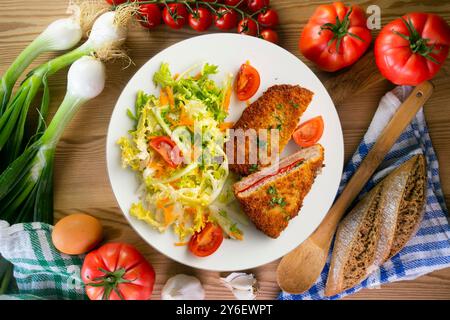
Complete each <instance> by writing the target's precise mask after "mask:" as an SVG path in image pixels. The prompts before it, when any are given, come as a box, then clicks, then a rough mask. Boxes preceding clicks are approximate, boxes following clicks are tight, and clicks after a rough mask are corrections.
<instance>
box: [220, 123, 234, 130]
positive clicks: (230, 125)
mask: <svg viewBox="0 0 450 320" xmlns="http://www.w3.org/2000/svg"><path fill="white" fill-rule="evenodd" d="M233 126H234V122H222V123H221V124H219V129H220V130H221V131H226V130H227V129H231V128H233Z"/></svg>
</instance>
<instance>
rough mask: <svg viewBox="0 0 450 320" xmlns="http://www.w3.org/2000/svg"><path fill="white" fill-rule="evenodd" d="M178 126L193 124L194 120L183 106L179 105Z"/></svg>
mask: <svg viewBox="0 0 450 320" xmlns="http://www.w3.org/2000/svg"><path fill="white" fill-rule="evenodd" d="M178 125H179V126H193V125H194V121H192V119H191V118H190V117H189V115H188V114H187V113H186V111H185V110H184V106H182V107H181V113H180V121H179V122H178Z"/></svg>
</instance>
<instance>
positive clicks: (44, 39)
mask: <svg viewBox="0 0 450 320" xmlns="http://www.w3.org/2000/svg"><path fill="white" fill-rule="evenodd" d="M82 35H83V31H82V29H81V26H80V23H79V21H77V20H76V19H75V18H74V17H69V18H65V19H59V20H56V21H54V22H52V23H51V24H50V25H49V26H48V27H47V28H46V29H45V30H44V31H43V32H42V33H41V34H40V35H39V36H37V37H36V38H35V39H34V40H33V41H32V42H31V43H30V44H29V45H28V46H27V47H26V48H25V49H24V50H23V51H22V53H20V54H19V56H18V57H17V58H16V60H15V61H14V62H13V63H12V65H11V66H10V67H9V68H8V70H6V72H5V74H4V75H3V76H2V78H1V82H0V115H1V114H3V112H4V111H5V109H6V106H7V104H8V101H9V98H10V97H11V92H12V89H13V87H14V84H15V83H16V81H17V79H18V78H19V77H20V75H21V74H22V73H23V72H24V71H25V69H26V68H27V67H28V66H29V65H30V64H31V62H33V60H35V59H36V58H37V57H38V56H39V55H40V54H42V53H44V52H48V51H61V50H67V49H70V48H72V47H73V46H74V45H76V44H77V43H78V42H79V41H80V40H81V37H82Z"/></svg>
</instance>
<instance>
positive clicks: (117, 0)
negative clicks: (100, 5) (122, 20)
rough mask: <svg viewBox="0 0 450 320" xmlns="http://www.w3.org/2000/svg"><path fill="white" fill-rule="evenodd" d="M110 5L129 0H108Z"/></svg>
mask: <svg viewBox="0 0 450 320" xmlns="http://www.w3.org/2000/svg"><path fill="white" fill-rule="evenodd" d="M106 2H108V3H109V4H110V5H114V6H117V5H119V4H122V3H125V2H127V0H106Z"/></svg>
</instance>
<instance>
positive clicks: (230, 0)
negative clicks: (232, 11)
mask: <svg viewBox="0 0 450 320" xmlns="http://www.w3.org/2000/svg"><path fill="white" fill-rule="evenodd" d="M223 3H224V4H226V5H227V6H237V5H238V4H239V3H240V5H239V7H240V8H242V7H243V6H245V0H225V1H224V2H223Z"/></svg>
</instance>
